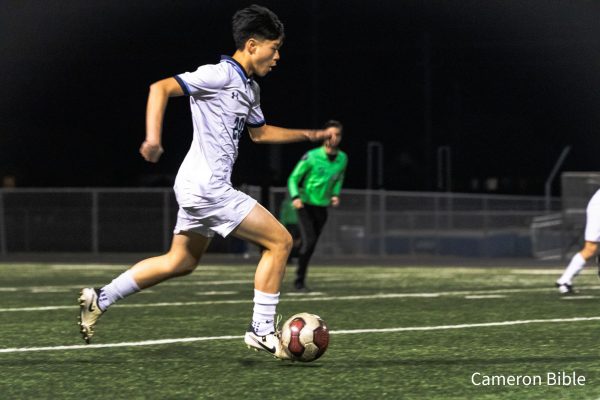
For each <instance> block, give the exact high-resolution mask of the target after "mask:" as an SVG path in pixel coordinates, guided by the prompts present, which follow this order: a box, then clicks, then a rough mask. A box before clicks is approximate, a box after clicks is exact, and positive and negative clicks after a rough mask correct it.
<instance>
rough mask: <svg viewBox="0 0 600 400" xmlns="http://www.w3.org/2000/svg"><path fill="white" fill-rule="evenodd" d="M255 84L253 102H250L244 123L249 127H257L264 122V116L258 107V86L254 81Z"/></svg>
mask: <svg viewBox="0 0 600 400" xmlns="http://www.w3.org/2000/svg"><path fill="white" fill-rule="evenodd" d="M255 85H256V86H255V88H254V90H255V95H254V104H252V107H251V108H250V112H249V113H248V119H247V120H246V125H248V126H249V127H250V128H258V127H260V126H263V125H264V124H265V117H264V115H263V112H262V109H261V108H260V87H259V86H258V84H256V83H255Z"/></svg>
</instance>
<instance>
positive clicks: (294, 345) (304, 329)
mask: <svg viewBox="0 0 600 400" xmlns="http://www.w3.org/2000/svg"><path fill="white" fill-rule="evenodd" d="M281 343H282V344H283V345H284V346H285V347H286V348H287V350H288V352H289V353H290V355H291V356H292V359H293V360H295V361H304V362H309V361H314V360H316V359H317V358H319V357H321V356H322V355H323V353H325V350H327V346H328V345H329V329H328V328H327V324H326V323H325V321H323V320H322V319H321V317H319V316H318V315H314V314H309V313H299V314H295V315H292V316H291V317H290V318H289V319H288V320H287V321H285V323H284V324H283V326H282V328H281Z"/></svg>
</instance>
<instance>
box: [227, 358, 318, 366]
mask: <svg viewBox="0 0 600 400" xmlns="http://www.w3.org/2000/svg"><path fill="white" fill-rule="evenodd" d="M238 362H239V363H240V365H242V366H244V367H249V368H252V367H256V366H260V367H261V368H264V367H266V366H272V367H274V368H280V367H285V368H289V367H294V368H321V367H322V366H323V364H321V363H319V362H318V361H317V362H309V363H307V362H299V361H294V362H291V361H279V362H278V361H276V360H273V359H268V358H267V359H264V360H248V359H241V360H239V361H238Z"/></svg>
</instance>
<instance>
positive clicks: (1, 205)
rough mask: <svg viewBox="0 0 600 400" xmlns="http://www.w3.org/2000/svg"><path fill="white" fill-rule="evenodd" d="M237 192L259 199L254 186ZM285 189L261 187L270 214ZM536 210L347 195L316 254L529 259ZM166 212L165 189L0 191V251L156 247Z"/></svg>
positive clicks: (556, 204) (168, 230)
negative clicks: (264, 191)
mask: <svg viewBox="0 0 600 400" xmlns="http://www.w3.org/2000/svg"><path fill="white" fill-rule="evenodd" d="M245 191H246V192H247V193H249V194H250V195H252V196H253V197H255V198H257V199H258V200H259V201H260V193H261V189H260V188H259V187H255V186H248V187H245ZM286 193H287V190H286V188H271V189H270V191H269V198H268V203H267V204H268V206H269V208H270V210H271V212H272V213H273V214H274V215H276V216H278V215H279V210H280V205H281V203H282V201H283V200H284V198H285V196H286ZM546 204H547V203H546V199H545V198H544V197H529V196H499V195H473V194H458V193H450V192H443V193H442V192H433V193H431V192H427V193H421V192H397V191H384V190H353V189H347V190H344V191H343V192H342V196H341V204H340V206H339V207H337V208H331V209H330V213H329V220H328V222H327V224H326V226H325V230H324V232H323V234H322V238H321V240H320V241H319V245H318V247H317V254H320V255H328V256H334V257H335V256H345V255H365V256H393V255H400V254H423V253H428V254H455V255H465V256H484V257H494V256H530V255H531V254H532V253H533V252H532V246H531V242H532V239H531V224H532V221H533V220H534V218H535V217H538V216H540V215H543V214H545V208H546ZM551 208H552V209H553V210H559V209H560V201H559V200H558V199H552V201H551ZM176 213H177V202H176V201H175V197H174V194H173V191H172V189H170V188H156V189H146V188H89V189H64V188H61V189H56V188H48V189H0V254H2V255H7V254H10V253H17V252H19V253H22V252H81V253H92V254H98V253H119V252H127V253H133V252H157V251H165V250H167V249H168V247H169V245H170V242H171V237H172V231H173V226H174V224H175V218H176ZM219 240H220V239H219V238H218V237H215V240H214V242H218V241H219ZM228 240H233V239H228ZM211 246H212V245H211ZM222 251H232V252H238V251H240V248H239V246H237V245H236V246H234V245H233V244H229V245H224V246H222Z"/></svg>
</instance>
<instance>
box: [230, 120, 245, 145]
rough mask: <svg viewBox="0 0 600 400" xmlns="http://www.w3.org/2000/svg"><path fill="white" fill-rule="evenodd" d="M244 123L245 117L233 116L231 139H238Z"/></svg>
mask: <svg viewBox="0 0 600 400" xmlns="http://www.w3.org/2000/svg"><path fill="white" fill-rule="evenodd" d="M245 124H246V118H244V117H235V122H234V127H233V139H234V140H238V139H239V138H240V136H241V135H242V131H243V130H244V125H245Z"/></svg>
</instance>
